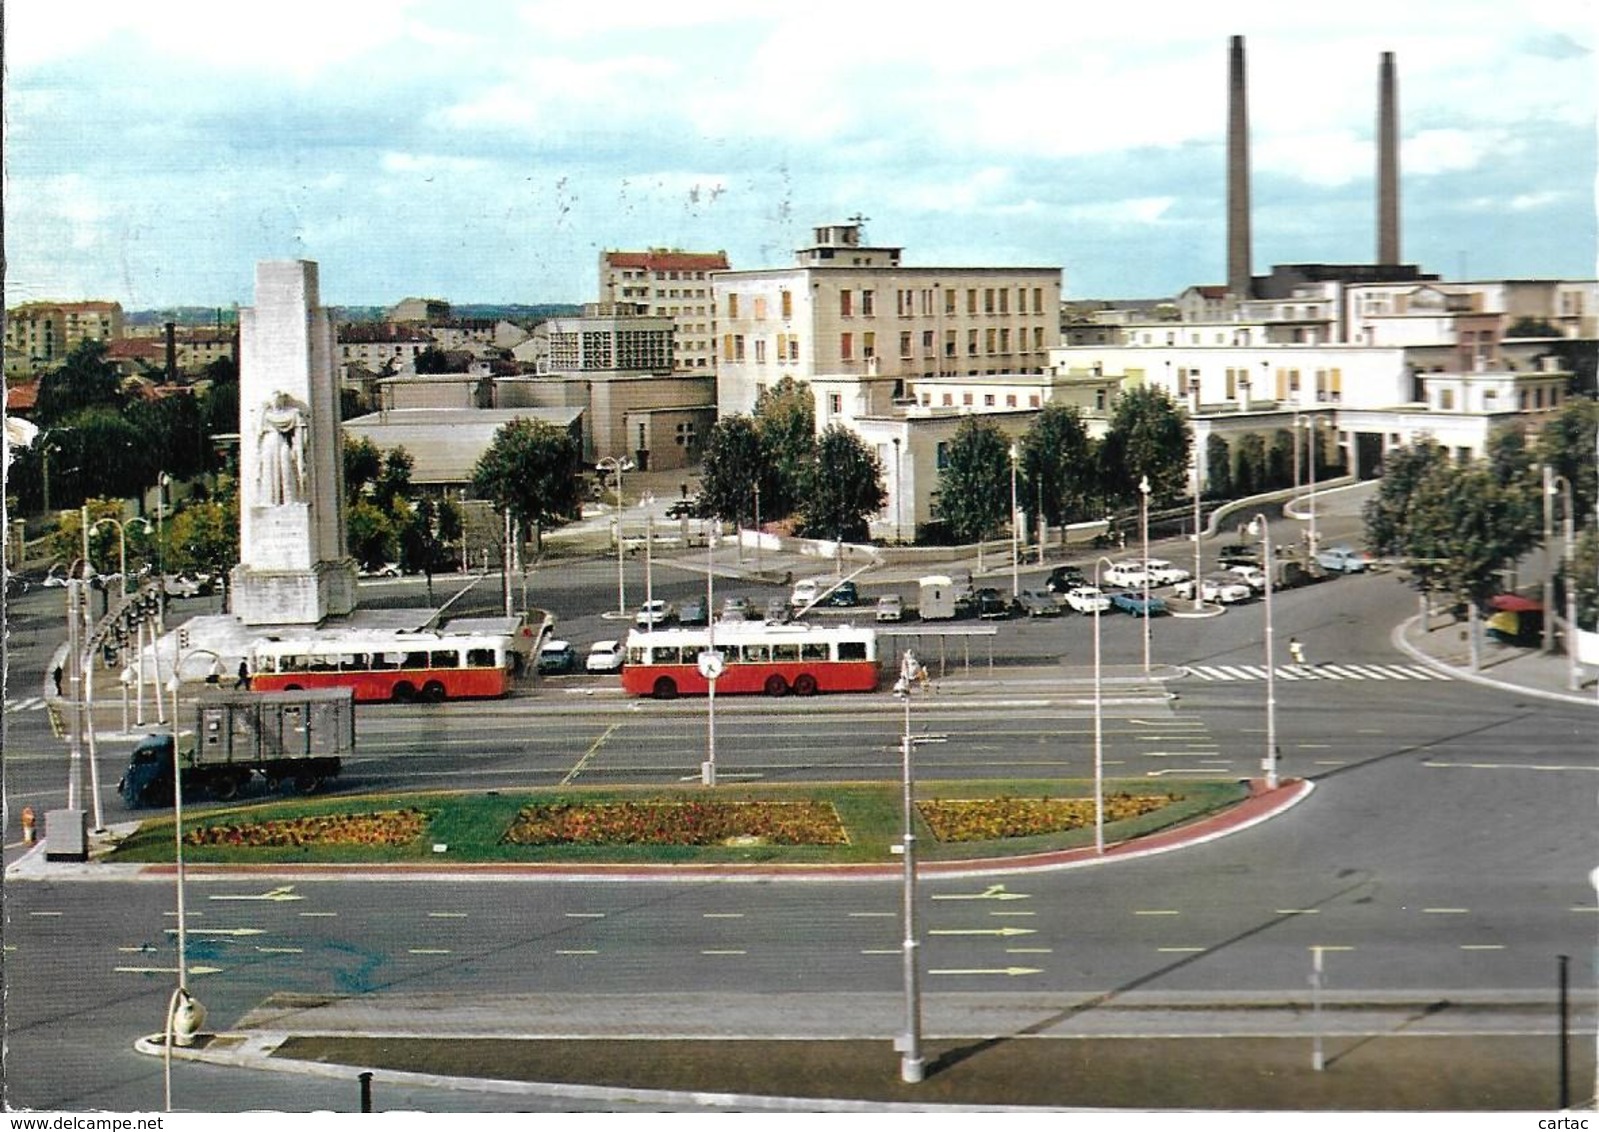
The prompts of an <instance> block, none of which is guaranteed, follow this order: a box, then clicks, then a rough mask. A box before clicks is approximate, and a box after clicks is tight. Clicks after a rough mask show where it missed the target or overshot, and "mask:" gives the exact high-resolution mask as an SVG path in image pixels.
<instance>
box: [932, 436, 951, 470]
mask: <svg viewBox="0 0 1599 1132" xmlns="http://www.w3.org/2000/svg"><path fill="white" fill-rule="evenodd" d="M933 463H934V464H935V465H937V467H938V470H939V471H941V472H942V471H943V470H944V469H945V468H947V467H949V441H947V440H940V441H939V442H938V444H937V446H936V447H935V448H934V449H933Z"/></svg>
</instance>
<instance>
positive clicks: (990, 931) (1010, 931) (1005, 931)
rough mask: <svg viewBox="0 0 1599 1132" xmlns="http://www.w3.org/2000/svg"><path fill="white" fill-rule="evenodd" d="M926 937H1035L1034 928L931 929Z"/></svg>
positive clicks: (1036, 932)
mask: <svg viewBox="0 0 1599 1132" xmlns="http://www.w3.org/2000/svg"><path fill="white" fill-rule="evenodd" d="M927 934H928V935H997V936H1008V935H1037V934H1038V931H1037V929H1036V928H933V929H932V930H931V931H929V932H928V933H927Z"/></svg>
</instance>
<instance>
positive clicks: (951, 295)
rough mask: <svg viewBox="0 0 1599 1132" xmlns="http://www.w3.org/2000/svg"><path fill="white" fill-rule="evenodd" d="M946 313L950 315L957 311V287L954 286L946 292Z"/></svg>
mask: <svg viewBox="0 0 1599 1132" xmlns="http://www.w3.org/2000/svg"><path fill="white" fill-rule="evenodd" d="M944 313H945V314H949V315H952V314H954V313H955V289H954V288H953V287H951V288H949V289H947V290H945V292H944Z"/></svg>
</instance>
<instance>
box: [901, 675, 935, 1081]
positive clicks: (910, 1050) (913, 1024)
mask: <svg viewBox="0 0 1599 1132" xmlns="http://www.w3.org/2000/svg"><path fill="white" fill-rule="evenodd" d="M926 677H927V673H926V670H924V669H923V668H922V666H921V665H920V664H919V663H917V660H916V654H915V653H913V652H911V651H910V650H909V649H906V650H905V655H904V657H903V658H902V660H901V661H900V669H899V679H898V681H896V682H895V684H894V694H895V695H896V696H898V697H900V699H901V700H903V701H904V704H905V731H904V734H903V736H902V737H901V739H900V784H901V793H902V806H901V810H902V813H901V817H902V822H903V832H902V834H901V838H902V841H901V846H900V852H901V854H902V855H903V856H904V858H905V872H904V877H905V883H904V888H903V893H902V901H903V906H904V907H903V911H904V924H905V939H904V942H903V945H902V948H901V952H900V954H901V956H902V958H903V974H904V980H905V1032H904V1034H902V1035H901V1036H900V1039H899V1041H898V1042H896V1043H895V1045H896V1048H897V1049H898V1050H899V1054H900V1062H899V1078H900V1080H901V1081H904V1082H905V1083H906V1084H915V1083H916V1082H918V1081H920V1080H922V1077H923V1073H924V1068H925V1067H924V1064H923V1061H922V997H921V985H920V971H919V964H918V962H917V957H916V953H917V949H918V947H919V946H920V945H919V943H918V942H917V939H916V831H915V825H914V824H913V823H914V819H915V814H916V809H915V803H914V802H913V800H912V794H913V782H914V779H913V777H912V774H911V751H912V749H913V748H914V746H915V743H914V741H913V740H912V739H911V689H912V688H913V687H914V686H915V685H916V684H917V683H918V682H920V681H923V680H925V679H926Z"/></svg>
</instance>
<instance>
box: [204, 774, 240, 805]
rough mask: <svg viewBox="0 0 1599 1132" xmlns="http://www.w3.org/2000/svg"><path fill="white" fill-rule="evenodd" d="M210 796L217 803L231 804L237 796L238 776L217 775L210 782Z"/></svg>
mask: <svg viewBox="0 0 1599 1132" xmlns="http://www.w3.org/2000/svg"><path fill="white" fill-rule="evenodd" d="M210 786H211V796H212V797H213V798H215V799H216V800H217V801H219V802H231V801H233V799H235V798H237V797H238V796H239V776H238V775H236V774H219V775H217V776H216V777H215V778H213V779H212V780H211V782H210Z"/></svg>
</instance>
